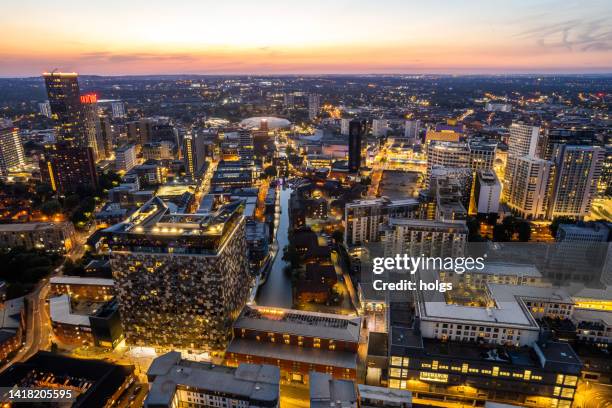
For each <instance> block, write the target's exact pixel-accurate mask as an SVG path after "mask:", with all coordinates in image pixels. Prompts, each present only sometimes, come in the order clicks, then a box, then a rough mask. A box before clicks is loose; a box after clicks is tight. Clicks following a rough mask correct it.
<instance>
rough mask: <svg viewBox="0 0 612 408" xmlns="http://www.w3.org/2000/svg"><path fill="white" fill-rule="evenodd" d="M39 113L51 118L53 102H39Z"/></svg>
mask: <svg viewBox="0 0 612 408" xmlns="http://www.w3.org/2000/svg"><path fill="white" fill-rule="evenodd" d="M38 113H40V114H41V115H42V116H46V117H48V118H49V119H51V115H52V114H51V104H49V101H45V102H40V103H39V104H38Z"/></svg>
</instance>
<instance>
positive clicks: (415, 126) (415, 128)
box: [404, 119, 421, 144]
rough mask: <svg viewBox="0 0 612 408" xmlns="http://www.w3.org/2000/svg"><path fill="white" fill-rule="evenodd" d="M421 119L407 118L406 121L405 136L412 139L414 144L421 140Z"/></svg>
mask: <svg viewBox="0 0 612 408" xmlns="http://www.w3.org/2000/svg"><path fill="white" fill-rule="evenodd" d="M420 132H421V121H420V120H418V119H417V120H407V121H406V122H405V123H404V138H406V139H408V140H410V141H411V142H412V143H413V144H418V143H419V142H420Z"/></svg>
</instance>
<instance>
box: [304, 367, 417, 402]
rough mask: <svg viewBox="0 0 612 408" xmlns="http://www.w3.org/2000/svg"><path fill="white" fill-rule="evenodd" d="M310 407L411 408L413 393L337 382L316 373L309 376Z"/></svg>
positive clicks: (328, 376) (327, 376)
mask: <svg viewBox="0 0 612 408" xmlns="http://www.w3.org/2000/svg"><path fill="white" fill-rule="evenodd" d="M310 407H311V408H327V407H338V408H345V407H346V408H358V407H361V408H375V407H387V408H409V407H412V393H411V392H410V391H406V390H398V389H393V388H386V387H374V386H371V385H365V384H356V383H355V382H354V381H350V380H337V379H334V378H332V376H330V375H329V374H323V373H316V372H313V373H311V374H310Z"/></svg>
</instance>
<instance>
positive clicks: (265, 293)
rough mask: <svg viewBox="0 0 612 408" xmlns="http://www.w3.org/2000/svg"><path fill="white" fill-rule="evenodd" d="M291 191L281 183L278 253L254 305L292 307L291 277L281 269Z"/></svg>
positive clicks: (287, 235)
mask: <svg viewBox="0 0 612 408" xmlns="http://www.w3.org/2000/svg"><path fill="white" fill-rule="evenodd" d="M292 191H293V190H292V189H291V188H289V187H286V185H285V184H284V183H283V185H282V187H281V191H280V200H279V201H280V219H279V223H278V229H277V230H276V244H277V245H278V251H277V252H276V257H275V258H274V261H273V262H272V266H271V267H270V271H269V272H268V279H266V282H265V283H264V284H263V285H262V286H260V287H259V291H258V293H257V298H256V303H257V304H258V305H262V306H275V307H284V308H287V309H290V308H291V307H292V306H293V292H292V289H291V277H290V275H288V274H286V273H285V272H284V271H283V269H284V268H285V266H286V265H287V262H285V261H284V260H283V253H284V250H285V247H286V246H287V245H288V244H289V198H290V197H291V192H292Z"/></svg>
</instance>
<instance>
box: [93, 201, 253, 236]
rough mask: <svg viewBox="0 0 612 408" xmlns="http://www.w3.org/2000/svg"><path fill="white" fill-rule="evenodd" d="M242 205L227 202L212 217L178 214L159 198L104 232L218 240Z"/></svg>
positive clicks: (207, 215)
mask: <svg viewBox="0 0 612 408" xmlns="http://www.w3.org/2000/svg"><path fill="white" fill-rule="evenodd" d="M239 204H241V203H230V204H228V205H226V206H224V207H221V209H219V210H218V211H216V212H215V213H212V214H198V213H191V214H177V213H172V212H171V211H170V208H169V206H168V205H167V204H166V203H165V202H164V201H163V200H162V199H161V198H159V197H153V198H152V199H150V200H149V201H148V202H147V203H146V204H144V205H143V206H142V207H140V208H139V209H138V210H137V211H136V212H134V213H133V214H132V215H130V216H129V217H128V218H127V219H126V220H125V221H123V222H121V223H118V224H115V225H113V226H112V227H109V228H107V229H105V230H104V231H105V232H109V233H115V234H121V233H123V234H137V235H144V236H158V235H161V236H171V237H179V236H183V237H189V236H211V237H215V236H216V237H221V236H222V235H223V233H224V230H225V228H224V227H225V223H226V222H227V221H229V220H230V219H231V218H232V217H233V216H234V214H235V213H236V210H237V209H238V208H239V207H240V206H239Z"/></svg>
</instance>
